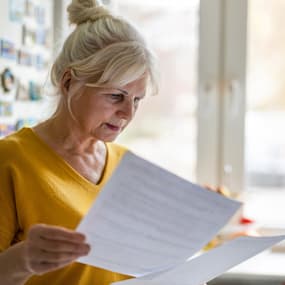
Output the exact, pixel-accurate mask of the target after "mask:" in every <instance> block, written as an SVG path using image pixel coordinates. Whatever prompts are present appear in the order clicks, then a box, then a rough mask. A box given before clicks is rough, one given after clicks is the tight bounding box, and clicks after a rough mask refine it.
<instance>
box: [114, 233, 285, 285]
mask: <svg viewBox="0 0 285 285" xmlns="http://www.w3.org/2000/svg"><path fill="white" fill-rule="evenodd" d="M284 239H285V235H283V236H275V237H240V238H236V239H234V240H232V241H230V242H227V243H225V244H224V245H222V246H220V247H217V248H214V249H212V250H210V251H209V252H207V253H204V254H202V255H200V256H198V257H196V258H193V259H191V260H189V261H188V262H185V263H184V264H181V265H179V266H177V267H176V268H173V269H172V270H169V271H166V272H164V273H161V274H160V275H158V276H156V277H154V278H153V277H151V276H150V277H149V278H148V276H144V278H135V279H130V280H126V281H121V282H114V283H112V284H116V285H200V284H204V283H205V282H208V281H210V280H212V279H213V278H215V277H217V276H219V275H221V274H222V273H224V272H225V271H227V270H228V269H230V268H231V267H233V266H235V265H237V264H239V263H241V262H242V261H244V260H246V259H248V258H250V257H252V256H254V255H256V254H258V253H259V252H261V251H263V250H264V249H266V248H268V247H271V246H273V245H274V244H276V243H278V242H280V241H282V240H284Z"/></svg>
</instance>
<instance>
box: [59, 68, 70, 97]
mask: <svg viewBox="0 0 285 285" xmlns="http://www.w3.org/2000/svg"><path fill="white" fill-rule="evenodd" d="M71 79H72V76H71V72H70V69H68V70H66V71H65V72H64V74H63V75H62V78H61V81H60V89H61V92H62V94H63V95H66V94H67V93H68V91H69V88H70V83H71Z"/></svg>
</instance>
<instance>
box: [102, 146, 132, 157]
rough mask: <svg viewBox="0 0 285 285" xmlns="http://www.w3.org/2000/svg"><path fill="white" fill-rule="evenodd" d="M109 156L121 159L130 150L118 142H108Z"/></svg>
mask: <svg viewBox="0 0 285 285" xmlns="http://www.w3.org/2000/svg"><path fill="white" fill-rule="evenodd" d="M107 150H108V156H109V157H112V158H117V159H118V160H120V159H121V158H122V157H123V155H124V154H125V153H126V152H127V151H128V149H127V148H126V147H125V146H122V145H120V144H117V143H107Z"/></svg>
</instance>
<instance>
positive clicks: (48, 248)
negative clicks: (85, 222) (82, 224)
mask: <svg viewBox="0 0 285 285" xmlns="http://www.w3.org/2000/svg"><path fill="white" fill-rule="evenodd" d="M89 251H90V246H89V245H88V244H86V243H85V236H84V235H83V234H81V233H78V232H75V231H72V230H69V229H66V228H63V227H58V226H50V225H44V224H37V225H34V226H32V227H31V229H30V230H29V233H28V237H27V239H26V240H25V241H24V242H23V251H22V261H23V263H24V267H25V270H27V271H28V272H29V273H31V275H32V274H36V275H40V274H43V273H46V272H49V271H53V270H56V269H59V268H62V267H64V266H66V265H68V264H70V263H72V262H73V261H75V260H76V259H77V258H79V257H80V256H84V255H87V254H88V252H89Z"/></svg>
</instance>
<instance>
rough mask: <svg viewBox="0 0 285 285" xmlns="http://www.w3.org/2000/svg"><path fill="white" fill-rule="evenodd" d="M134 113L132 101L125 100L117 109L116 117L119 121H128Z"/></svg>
mask: <svg viewBox="0 0 285 285" xmlns="http://www.w3.org/2000/svg"><path fill="white" fill-rule="evenodd" d="M134 113H135V106H134V102H133V100H125V101H124V102H123V103H122V104H121V105H120V107H119V109H118V112H117V114H118V116H119V117H120V118H121V119H125V120H130V119H132V118H133V116H134Z"/></svg>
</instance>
